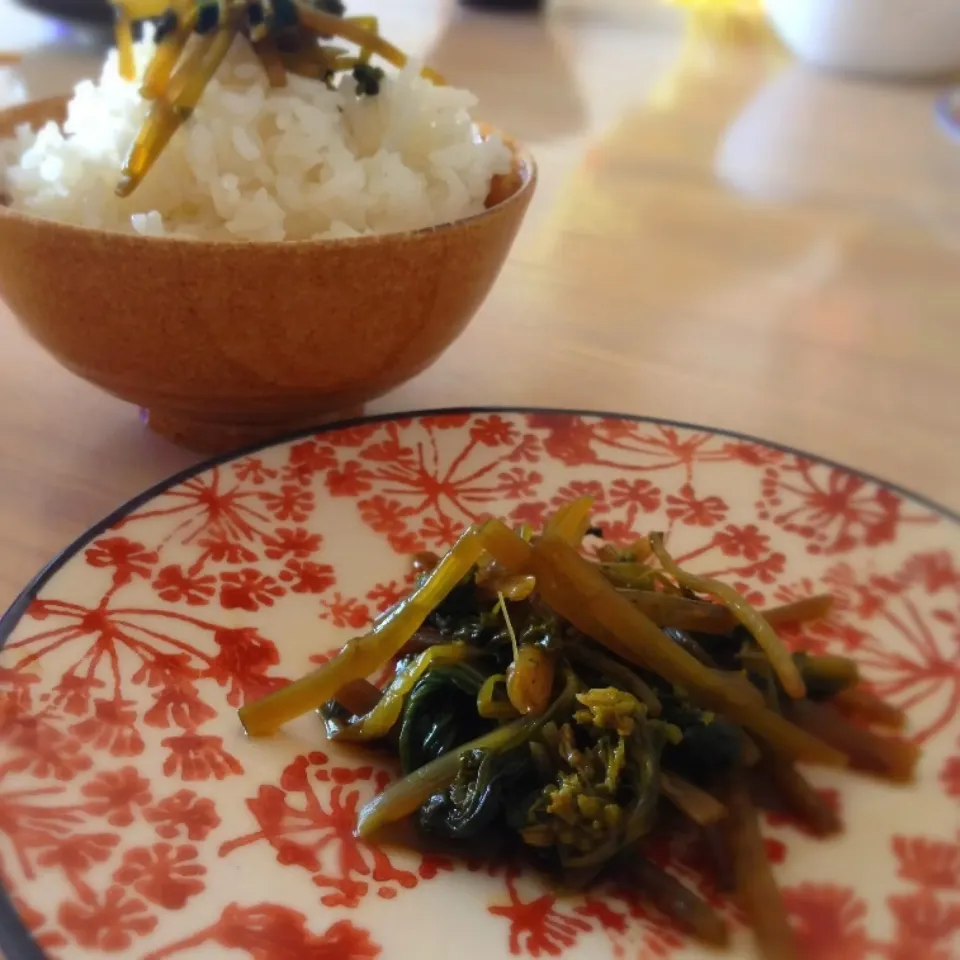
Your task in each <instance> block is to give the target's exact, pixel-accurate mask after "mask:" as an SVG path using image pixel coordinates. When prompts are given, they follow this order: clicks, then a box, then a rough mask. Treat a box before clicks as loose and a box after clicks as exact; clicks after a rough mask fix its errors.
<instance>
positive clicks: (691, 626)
mask: <svg viewBox="0 0 960 960" xmlns="http://www.w3.org/2000/svg"><path fill="white" fill-rule="evenodd" d="M591 509H592V501H591V500H590V499H589V498H583V499H580V500H575V501H573V502H571V503H569V504H567V505H566V506H564V507H562V508H561V509H560V510H559V511H558V512H557V513H556V514H555V515H554V516H553V517H552V518H551V519H550V520H549V521H548V522H547V523H546V525H545V527H544V529H543V531H542V532H541V534H540V535H539V536H534V535H533V532H532V531H531V530H529V529H523V530H521V531H514V530H512V529H510V528H509V527H508V526H506V525H505V524H504V523H502V522H501V521H499V520H489V521H486V522H485V523H483V524H479V525H475V526H473V527H471V528H469V529H468V530H467V531H466V532H465V533H464V534H463V535H462V536H461V537H460V539H459V540H458V541H457V543H456V544H455V545H454V546H453V548H452V549H451V550H450V552H449V553H448V554H447V555H446V556H444V557H443V558H438V557H435V556H431V555H419V556H417V557H415V558H414V565H415V569H416V570H417V584H416V586H415V588H414V590H413V591H412V592H411V594H410V595H409V596H408V597H407V598H406V599H404V600H402V601H401V602H400V603H398V604H397V605H396V606H395V607H393V608H392V609H391V610H389V611H388V612H387V613H386V614H384V615H383V616H382V617H381V618H380V619H379V620H378V621H377V622H376V623H375V624H374V626H373V627H372V629H371V630H370V631H369V633H367V634H365V635H364V636H361V637H357V638H354V639H353V640H350V641H349V642H348V643H347V644H346V645H345V646H344V647H343V648H342V649H341V650H340V652H339V653H338V654H337V655H336V656H334V658H333V659H332V660H330V661H329V662H328V663H326V664H325V665H324V666H322V667H321V668H320V669H318V670H316V671H314V672H313V673H311V674H309V675H308V676H305V677H303V678H302V679H300V680H298V681H295V682H294V683H292V684H290V685H288V686H286V687H284V688H282V689H280V690H278V691H275V692H273V693H271V694H269V695H268V696H266V697H264V698H263V699H261V700H258V701H256V702H253V703H250V704H248V705H247V706H245V707H243V708H242V709H241V710H240V719H241V721H242V723H243V725H244V728H245V729H246V731H247V732H248V733H249V734H250V735H252V736H264V735H269V734H271V733H273V732H275V731H276V730H277V729H278V728H279V727H280V726H282V725H283V724H285V723H287V722H288V721H290V720H292V719H294V718H295V717H297V716H300V715H302V714H305V713H307V712H309V711H313V710H319V712H320V715H321V717H322V718H323V722H324V724H325V727H326V732H327V735H328V736H329V737H330V738H331V739H333V740H338V741H353V742H357V741H363V742H371V743H374V742H375V743H377V744H379V745H380V746H381V747H385V748H386V749H388V750H390V751H392V752H393V753H395V754H396V755H397V756H398V758H399V761H400V765H401V767H402V771H403V774H404V776H403V778H402V779H400V780H398V781H397V782H396V783H394V784H392V785H391V786H389V787H388V788H387V789H386V790H385V791H384V792H383V793H381V794H380V795H379V796H377V797H376V798H375V799H373V800H372V801H370V802H369V803H368V804H367V805H366V806H365V807H364V808H363V809H362V810H361V811H360V814H359V818H358V823H357V831H358V834H359V835H360V836H363V837H370V836H373V835H374V834H376V833H377V832H378V831H380V830H381V829H382V828H384V827H386V826H387V825H388V824H391V823H394V822H397V821H402V820H408V819H410V820H412V821H413V822H414V823H415V824H416V826H417V827H418V829H419V831H420V832H421V834H422V835H423V836H424V837H425V838H428V839H429V840H430V841H432V842H439V843H442V844H444V845H446V846H448V847H451V848H453V849H458V848H459V849H462V850H464V851H469V850H472V849H477V848H479V849H483V850H487V851H489V850H491V849H498V850H502V851H503V852H504V855H508V854H509V855H514V854H516V853H517V851H521V852H522V853H523V854H525V855H526V856H527V858H528V859H529V860H532V861H533V862H534V863H535V864H536V865H538V866H540V867H542V868H543V869H545V870H547V871H549V872H551V873H553V874H556V875H558V876H559V878H560V881H561V882H562V883H563V884H565V885H567V886H574V887H583V886H585V885H588V884H593V883H598V882H603V881H605V880H608V879H613V880H616V881H617V882H626V883H629V884H631V885H632V886H634V887H635V888H637V889H639V890H640V891H642V893H643V895H644V896H645V897H646V898H648V899H649V900H650V901H651V902H652V903H653V904H654V905H655V906H656V907H658V908H659V909H660V910H661V911H663V912H665V913H667V914H668V915H670V916H671V917H672V918H673V919H674V921H675V922H676V923H677V924H679V925H680V926H681V927H683V928H684V929H686V930H687V931H688V932H689V933H691V934H692V935H694V936H696V937H698V938H700V939H702V940H703V941H705V942H707V943H710V944H713V945H717V946H723V945H725V944H727V943H728V937H729V933H728V929H727V926H726V923H725V921H724V920H723V919H722V918H721V917H720V916H719V915H718V914H716V913H715V912H714V910H713V909H712V908H711V907H710V906H708V905H707V903H706V902H704V901H703V900H702V899H700V897H698V896H697V895H696V894H694V893H693V892H692V891H691V890H689V889H688V888H687V887H685V886H684V885H683V884H681V883H680V882H679V881H677V880H676V879H675V878H674V877H673V876H672V875H670V874H669V873H667V872H666V871H664V870H662V869H661V868H660V867H658V866H657V865H656V864H655V863H654V862H653V860H652V859H651V857H650V856H649V852H650V851H651V850H652V848H653V846H654V845H655V844H656V842H657V841H658V840H660V839H663V838H664V837H669V836H671V835H674V834H675V833H676V832H677V831H679V830H694V831H697V832H699V833H700V834H701V838H702V839H703V840H704V841H706V848H707V849H711V850H714V851H716V856H715V858H714V859H715V861H716V862H715V874H716V876H715V877H714V882H715V883H716V884H717V885H718V886H719V887H721V888H723V887H727V888H729V889H730V890H731V892H732V893H735V895H736V896H737V897H738V899H739V900H740V903H741V906H742V907H743V909H744V911H745V913H746V915H747V917H748V919H749V921H750V925H751V927H752V929H753V931H754V935H755V937H756V939H757V941H758V945H759V947H760V951H761V954H762V955H763V956H764V957H767V958H774V960H781V958H788V957H793V956H795V952H794V943H793V938H792V934H791V931H790V927H789V924H788V921H787V917H786V913H785V911H784V907H783V902H782V899H781V896H780V893H779V890H778V888H777V885H776V882H775V880H774V877H773V872H772V869H771V866H770V863H769V862H768V860H767V857H766V853H765V848H764V843H763V839H762V837H761V835H760V829H759V823H758V815H757V797H759V796H761V795H763V792H764V791H765V794H766V796H768V797H769V796H771V795H773V796H775V797H776V800H777V802H778V804H779V805H780V806H781V807H782V808H786V809H787V810H789V811H790V812H792V813H793V814H794V815H795V816H797V817H799V818H801V819H802V820H803V821H805V822H806V823H807V824H808V826H809V828H810V829H811V830H812V831H813V832H814V833H815V834H817V835H820V836H826V835H829V834H832V833H835V832H837V831H838V830H839V829H840V824H839V822H838V819H837V817H836V815H835V813H834V811H833V810H832V808H831V807H830V806H829V805H828V804H827V803H826V802H825V801H824V800H823V799H822V797H821V795H820V794H819V793H818V792H817V791H816V790H814V788H813V787H812V786H811V784H810V782H809V781H808V780H807V779H806V777H805V776H804V774H803V773H801V772H800V770H799V769H798V767H797V764H798V763H799V762H802V763H809V764H817V765H824V766H830V767H841V766H850V767H852V768H854V769H856V770H861V771H865V772H869V773H871V774H874V775H879V776H880V777H884V778H887V779H889V780H892V781H897V782H908V781H910V780H911V779H912V777H913V773H914V769H915V766H916V763H917V759H918V751H917V749H916V747H915V746H914V745H912V744H910V743H908V742H906V741H905V740H903V739H901V738H899V737H897V736H896V735H895V734H891V735H880V734H878V733H877V732H875V728H877V727H887V728H890V729H891V730H896V729H898V728H900V727H902V725H903V722H904V718H903V715H902V714H901V713H900V711H898V710H896V709H895V708H893V707H890V706H888V705H887V704H885V703H884V702H882V701H880V700H878V699H877V698H875V697H874V696H873V695H872V694H871V693H869V692H868V691H867V690H866V689H865V688H864V687H863V686H862V685H861V682H860V677H859V673H858V670H857V666H856V664H855V663H854V662H852V661H850V660H847V659H845V658H842V657H830V656H812V655H807V654H805V653H794V654H791V653H790V652H789V650H788V649H787V647H786V646H785V645H784V644H783V642H782V641H781V640H780V638H779V637H778V635H777V633H776V628H777V627H781V626H786V625H792V624H798V623H802V622H804V621H808V620H811V619H816V618H819V617H822V616H824V615H825V614H826V613H827V612H828V611H829V608H830V605H831V602H832V601H831V598H830V597H829V596H813V597H810V598H808V599H805V600H801V601H799V602H797V603H793V604H788V605H786V606H781V607H775V608H772V609H768V610H765V611H763V612H762V613H761V612H760V611H758V610H756V609H754V608H753V607H752V606H751V605H750V604H749V603H747V602H746V600H745V599H744V598H743V597H742V596H740V595H739V594H738V593H737V592H736V591H735V590H733V589H732V588H731V587H730V586H729V585H727V584H724V583H722V582H720V581H717V580H713V579H710V578H706V577H699V576H696V575H695V574H692V573H689V572H687V571H686V570H683V569H681V568H680V567H679V566H678V565H677V564H676V562H675V561H674V560H673V558H672V556H671V555H670V552H669V551H668V549H667V546H666V543H665V539H664V537H663V536H662V535H661V534H659V533H651V534H650V535H649V536H648V537H645V538H642V539H640V540H638V541H637V542H636V543H635V544H633V545H632V546H631V547H629V548H627V549H617V548H615V547H613V546H612V545H610V544H606V543H604V542H603V541H602V530H599V529H596V528H594V527H593V526H591V522H590V515H591ZM585 546H588V547H589V548H590V549H586V550H585V549H583V547H585ZM394 660H395V662H396V666H395V672H394V675H393V679H392V680H391V681H390V682H389V683H388V684H387V685H386V687H385V688H384V689H383V690H380V689H378V688H377V687H376V686H374V685H373V684H371V683H370V682H369V681H368V680H367V678H368V677H370V676H371V675H373V674H374V673H376V672H377V671H379V670H380V669H382V668H383V667H384V666H385V665H387V664H388V663H390V662H391V661H394ZM760 787H762V788H763V790H758V788H760Z"/></svg>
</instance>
